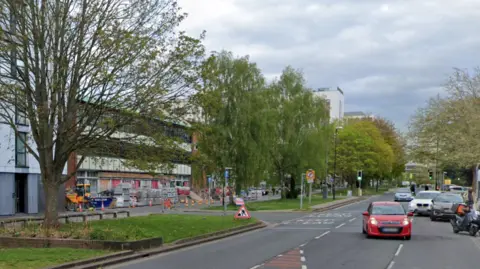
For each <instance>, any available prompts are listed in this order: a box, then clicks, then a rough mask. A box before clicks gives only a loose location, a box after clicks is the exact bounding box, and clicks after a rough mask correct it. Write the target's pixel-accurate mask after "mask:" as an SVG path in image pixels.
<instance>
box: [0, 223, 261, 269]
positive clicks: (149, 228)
mask: <svg viewBox="0 0 480 269" xmlns="http://www.w3.org/2000/svg"><path fill="white" fill-rule="evenodd" d="M255 222H256V220H255V219H253V218H252V219H249V220H234V219H233V216H232V215H229V216H199V215H173V214H168V215H149V216H142V217H131V218H122V219H109V220H98V221H91V222H88V223H87V224H84V223H79V222H76V223H70V224H64V225H62V226H60V228H59V229H58V230H55V231H50V236H51V237H54V238H70V239H90V240H113V241H135V240H141V239H147V238H154V237H163V240H164V242H165V243H170V242H173V241H176V240H178V239H184V238H189V237H194V236H199V235H203V234H206V233H211V232H217V231H221V230H226V229H230V228H234V227H239V226H243V225H247V224H251V223H255ZM0 235H6V236H14V237H36V238H38V237H46V231H45V230H42V228H41V227H40V226H39V225H38V224H36V225H33V224H31V225H27V226H26V227H25V228H23V229H22V230H18V229H17V230H12V229H3V230H2V229H0ZM0 268H1V267H0Z"/></svg>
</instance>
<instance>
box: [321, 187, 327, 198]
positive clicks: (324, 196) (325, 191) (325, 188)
mask: <svg viewBox="0 0 480 269" xmlns="http://www.w3.org/2000/svg"><path fill="white" fill-rule="evenodd" d="M322 196H323V199H327V197H328V187H327V186H323V190H322Z"/></svg>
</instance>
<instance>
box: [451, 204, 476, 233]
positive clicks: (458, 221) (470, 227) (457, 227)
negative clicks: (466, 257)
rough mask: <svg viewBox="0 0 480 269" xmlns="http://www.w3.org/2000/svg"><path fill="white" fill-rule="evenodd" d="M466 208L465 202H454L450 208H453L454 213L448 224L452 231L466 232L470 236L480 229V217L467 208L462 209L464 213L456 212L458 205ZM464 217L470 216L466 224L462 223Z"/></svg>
mask: <svg viewBox="0 0 480 269" xmlns="http://www.w3.org/2000/svg"><path fill="white" fill-rule="evenodd" d="M459 206H461V207H463V208H467V206H466V205H465V204H455V205H453V208H452V209H455V211H454V212H455V215H454V216H453V218H452V219H450V224H451V225H452V228H453V232H454V233H459V232H468V233H469V234H470V235H471V236H476V235H477V233H478V231H479V229H480V219H479V218H478V214H476V211H473V212H470V211H469V210H463V211H464V212H465V214H464V215H460V214H458V212H459V211H458V207H459ZM464 218H470V220H469V221H468V223H467V224H465V223H464Z"/></svg>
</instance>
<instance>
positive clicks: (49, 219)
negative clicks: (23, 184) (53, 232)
mask: <svg viewBox="0 0 480 269" xmlns="http://www.w3.org/2000/svg"><path fill="white" fill-rule="evenodd" d="M52 181H53V180H51V179H50V180H48V181H47V182H46V181H44V182H43V183H44V192H45V219H44V221H43V227H45V228H46V229H52V228H57V227H58V226H59V225H60V223H59V222H58V189H59V187H60V186H59V185H58V184H56V183H54V182H52Z"/></svg>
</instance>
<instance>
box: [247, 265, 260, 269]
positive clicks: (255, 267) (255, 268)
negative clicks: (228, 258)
mask: <svg viewBox="0 0 480 269" xmlns="http://www.w3.org/2000/svg"><path fill="white" fill-rule="evenodd" d="M260 266H262V265H261V264H259V265H255V266H254V267H252V268H250V269H257V268H260Z"/></svg>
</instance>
